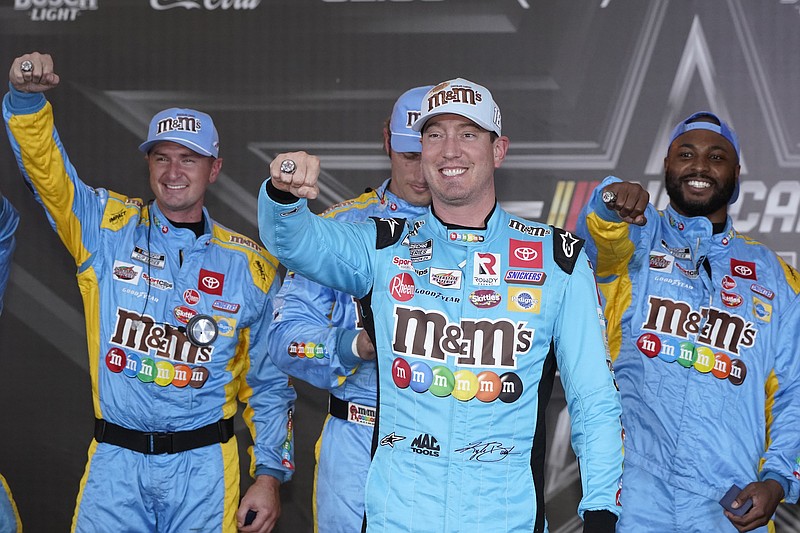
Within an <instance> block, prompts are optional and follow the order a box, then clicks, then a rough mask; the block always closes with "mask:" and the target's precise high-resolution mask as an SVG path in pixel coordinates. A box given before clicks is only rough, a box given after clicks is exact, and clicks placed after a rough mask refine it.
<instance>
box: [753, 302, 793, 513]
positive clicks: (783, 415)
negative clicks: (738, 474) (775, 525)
mask: <svg viewBox="0 0 800 533" xmlns="http://www.w3.org/2000/svg"><path fill="white" fill-rule="evenodd" d="M775 319H778V320H780V321H781V327H780V331H786V332H790V334H788V335H787V336H786V337H785V339H784V341H779V342H778V343H777V344H778V346H776V347H777V349H778V353H777V354H776V355H775V369H774V370H775V374H774V376H770V377H769V378H768V380H767V384H766V392H767V413H766V414H767V425H768V431H767V437H768V445H767V450H766V452H765V453H764V464H763V466H762V467H761V473H760V477H761V480H762V481H765V480H767V479H773V480H775V481H777V482H778V483H779V484H780V485H781V487H783V493H784V498H785V500H786V503H797V500H798V497H800V481H799V480H798V479H797V477H796V476H797V475H798V473H800V401H798V398H800V358H798V357H797V353H798V351H800V347H799V346H798V335H797V330H798V324H800V296H796V297H795V298H794V300H793V301H792V302H791V304H790V306H789V307H788V308H787V309H786V310H785V311H784V313H781V314H780V315H774V316H773V320H775ZM791 332H793V333H791ZM770 396H772V400H773V401H772V402H771V403H772V405H771V408H770V401H769V400H770V398H769V397H770ZM793 472H794V473H793Z"/></svg>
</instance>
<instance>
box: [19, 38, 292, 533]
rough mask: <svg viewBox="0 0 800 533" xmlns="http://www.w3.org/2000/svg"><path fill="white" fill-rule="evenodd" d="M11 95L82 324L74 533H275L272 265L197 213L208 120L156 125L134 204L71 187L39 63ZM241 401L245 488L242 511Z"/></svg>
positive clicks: (287, 415)
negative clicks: (83, 378)
mask: <svg viewBox="0 0 800 533" xmlns="http://www.w3.org/2000/svg"><path fill="white" fill-rule="evenodd" d="M9 81H10V85H11V91H10V92H9V93H7V94H6V96H5V98H4V100H3V117H4V119H5V122H6V128H7V130H8V133H9V139H10V141H11V146H12V149H13V151H14V154H15V156H16V159H17V163H18V165H19V168H20V170H21V172H22V174H23V176H24V178H25V180H26V182H27V183H28V184H29V185H30V186H31V188H32V189H33V190H34V193H35V195H36V199H37V200H38V201H39V202H40V203H41V204H42V205H43V206H44V208H45V209H46V211H47V214H48V217H49V220H50V222H51V223H52V224H53V227H54V229H55V230H56V231H57V232H58V235H59V237H60V238H61V240H62V242H63V243H64V244H65V246H66V247H67V249H68V251H69V252H70V254H71V255H72V256H73V257H74V259H75V263H76V265H77V269H78V270H77V278H78V285H79V287H80V290H81V295H82V298H83V303H84V312H85V315H86V334H87V342H88V348H89V369H90V377H91V383H92V396H93V403H94V412H95V417H96V423H95V432H94V440H93V441H92V443H91V444H90V446H89V454H88V455H89V460H88V463H87V466H86V471H85V474H84V477H83V479H82V481H81V485H80V492H79V493H78V499H77V505H76V509H75V514H74V517H73V523H72V530H73V531H77V532H98V531H103V532H105V531H137V532H143V531H148V532H178V531H180V532H184V531H214V532H218V531H224V532H231V533H232V532H235V531H237V526H238V528H239V530H240V531H245V532H249V533H254V532H259V533H265V532H267V531H269V530H271V529H272V527H273V525H274V524H275V521H276V520H277V517H278V514H279V513H280V498H279V493H278V488H279V485H280V483H281V482H284V481H286V480H288V479H289V478H290V477H291V474H292V471H293V468H294V466H293V459H292V452H293V440H292V435H293V428H292V410H293V406H294V398H295V393H294V388H293V387H292V386H291V384H290V382H289V378H288V376H287V375H286V374H284V373H283V372H281V371H280V370H278V369H277V368H276V367H275V366H274V363H272V361H271V359H270V357H269V355H268V353H267V349H266V341H265V338H264V337H265V334H266V331H267V327H268V326H269V322H270V320H271V316H272V297H273V295H274V294H275V293H277V291H278V276H276V267H277V261H276V260H275V258H274V257H272V256H270V255H269V254H267V253H266V252H265V251H264V250H263V249H262V248H261V247H260V246H259V245H258V244H256V243H255V242H254V241H252V240H250V239H248V238H247V237H245V236H243V235H241V234H239V233H235V232H233V231H231V230H229V229H227V228H225V227H223V226H222V225H220V224H218V223H217V222H215V221H214V220H212V219H211V217H210V216H209V214H208V212H207V211H206V209H205V208H204V207H203V202H204V198H205V193H206V190H207V188H208V187H209V185H211V184H212V183H213V182H214V181H216V179H217V176H218V175H219V172H220V169H221V168H222V159H221V158H219V139H218V136H217V132H216V129H215V127H214V124H213V122H212V120H211V117H209V116H208V115H206V114H205V113H201V112H198V111H194V110H191V109H177V108H170V109H166V110H164V111H162V112H160V113H158V114H157V115H156V116H155V117H153V120H152V121H151V123H150V128H149V131H148V137H147V140H146V141H145V142H144V143H142V145H141V146H140V147H139V148H140V150H141V151H142V152H144V153H145V154H146V160H147V163H148V167H149V171H150V187H151V189H152V190H153V193H154V195H155V201H151V202H143V201H142V200H141V199H139V198H130V197H127V196H125V195H122V194H118V193H116V192H113V191H109V190H106V189H101V188H96V189H95V188H92V187H89V186H88V185H86V184H85V183H84V182H83V181H81V179H80V178H79V177H78V174H77V172H76V170H75V168H74V167H73V166H72V164H71V163H70V161H69V158H68V157H67V153H66V152H65V150H64V148H63V146H62V144H61V141H60V139H59V136H58V133H57V131H56V129H55V126H54V122H53V110H52V107H51V106H50V103H49V102H48V101H47V100H46V99H45V98H44V96H43V95H42V94H41V93H42V92H44V91H46V90H48V89H52V88H54V87H56V86H57V85H58V83H59V81H60V80H59V77H58V75H57V74H56V73H55V71H54V70H53V62H52V58H51V57H50V56H49V55H47V54H40V53H32V54H25V55H23V56H21V57H18V58H17V59H15V60H14V63H13V64H12V66H11V70H10V72H9ZM239 401H242V402H244V403H246V408H245V411H244V420H245V422H246V424H247V425H248V427H249V428H250V432H251V435H252V437H253V442H254V447H253V451H252V455H253V466H252V467H251V474H252V475H254V476H255V477H256V481H255V483H254V484H252V485H251V486H250V488H249V489H248V491H247V493H246V495H245V497H244V498H243V499H242V501H241V503H240V502H239V458H238V450H237V444H236V438H235V437H234V435H233V417H234V415H235V414H236V411H237V408H238V402H239ZM237 508H238V511H237ZM248 511H255V512H256V515H255V518H253V519H252V523H251V524H249V525H245V521H246V516H247V513H248ZM251 517H252V513H251Z"/></svg>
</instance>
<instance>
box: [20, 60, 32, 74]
mask: <svg viewBox="0 0 800 533" xmlns="http://www.w3.org/2000/svg"><path fill="white" fill-rule="evenodd" d="M19 69H20V70H21V71H22V72H31V71H32V70H33V63H32V62H30V61H29V60H27V59H26V60H25V61H23V62H22V63H20V64H19Z"/></svg>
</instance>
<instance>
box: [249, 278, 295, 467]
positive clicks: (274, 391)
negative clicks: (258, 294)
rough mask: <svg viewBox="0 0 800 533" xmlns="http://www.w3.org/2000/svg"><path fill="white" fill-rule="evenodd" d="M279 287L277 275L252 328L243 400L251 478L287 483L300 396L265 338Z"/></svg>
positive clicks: (292, 458)
mask: <svg viewBox="0 0 800 533" xmlns="http://www.w3.org/2000/svg"><path fill="white" fill-rule="evenodd" d="M279 287H280V278H279V277H278V276H277V275H276V276H275V279H274V280H273V282H272V285H271V286H270V289H269V293H268V294H267V299H266V304H265V308H264V309H263V310H262V312H261V314H260V315H259V316H260V318H259V320H258V321H257V323H256V324H253V325H252V326H251V327H250V334H249V345H248V347H247V348H248V365H249V369H248V371H247V372H246V373H244V379H245V383H244V384H243V386H241V387H240V388H239V399H240V400H241V401H242V402H244V403H245V404H246V407H245V410H244V420H245V422H246V423H247V425H248V427H249V428H250V433H251V435H252V437H253V449H252V450H251V459H253V460H252V461H251V463H252V465H253V466H252V467H251V472H250V473H251V475H253V476H260V475H269V476H272V477H274V478H276V479H278V480H280V481H281V482H284V481H288V480H289V479H290V478H291V477H292V473H293V472H294V427H293V426H294V421H293V414H294V401H295V398H296V394H295V390H294V387H293V386H292V384H291V381H290V379H289V376H287V375H286V374H284V373H283V372H281V371H280V369H278V367H277V366H276V365H275V362H274V361H273V359H272V357H271V356H270V354H269V353H268V350H267V342H266V338H265V337H266V333H267V329H268V327H269V323H270V322H271V320H272V311H273V309H272V306H273V303H272V302H273V299H274V298H275V296H276V294H277V292H278V288H279Z"/></svg>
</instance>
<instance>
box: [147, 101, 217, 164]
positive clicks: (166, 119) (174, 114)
mask: <svg viewBox="0 0 800 533" xmlns="http://www.w3.org/2000/svg"><path fill="white" fill-rule="evenodd" d="M164 141H169V142H174V143H178V144H180V145H182V146H185V147H186V148H188V149H189V150H192V151H194V152H197V153H198V154H200V155H204V156H208V157H214V158H216V157H218V156H219V135H218V134H217V128H215V127H214V121H213V120H211V117H210V116H209V115H207V114H205V113H203V112H201V111H195V110H194V109H180V108H177V107H171V108H169V109H165V110H163V111H159V112H158V113H157V114H156V116H154V117H153V119H152V120H151V121H150V127H149V128H148V131H147V140H146V141H145V142H143V143H142V144H140V145H139V150H141V151H142V152H144V153H147V152H149V151H150V149H151V148H152V147H153V146H155V145H156V144H158V143H160V142H164Z"/></svg>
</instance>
